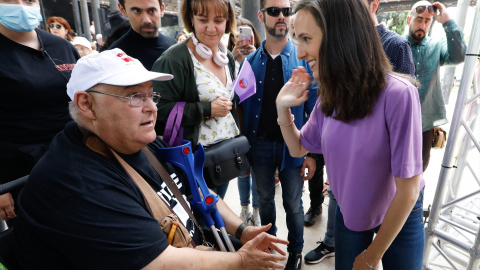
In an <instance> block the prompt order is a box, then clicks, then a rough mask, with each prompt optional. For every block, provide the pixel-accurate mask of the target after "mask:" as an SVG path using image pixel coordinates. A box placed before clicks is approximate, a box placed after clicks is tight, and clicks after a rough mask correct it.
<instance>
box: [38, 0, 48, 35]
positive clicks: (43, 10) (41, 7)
mask: <svg viewBox="0 0 480 270" xmlns="http://www.w3.org/2000/svg"><path fill="white" fill-rule="evenodd" d="M40 9H41V11H42V19H43V26H44V27H45V28H44V30H47V19H48V18H47V16H45V7H44V6H43V1H42V0H40Z"/></svg>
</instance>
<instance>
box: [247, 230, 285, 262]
mask: <svg viewBox="0 0 480 270" xmlns="http://www.w3.org/2000/svg"><path fill="white" fill-rule="evenodd" d="M276 244H284V245H286V244H288V241H287V240H282V239H279V238H278V237H276V236H273V235H271V234H268V233H266V232H262V233H261V234H259V235H257V236H256V237H255V238H253V239H252V240H250V241H248V242H247V243H245V245H243V247H242V248H241V249H240V250H238V254H239V255H240V257H241V261H242V263H241V265H242V269H283V268H284V267H285V266H284V265H283V264H281V263H278V261H284V260H286V259H287V257H286V256H285V255H286V253H285V251H283V250H281V249H280V248H279V247H278V246H277V245H276ZM268 248H271V249H273V250H275V251H276V252H278V253H279V254H271V253H270V252H269V251H268Z"/></svg>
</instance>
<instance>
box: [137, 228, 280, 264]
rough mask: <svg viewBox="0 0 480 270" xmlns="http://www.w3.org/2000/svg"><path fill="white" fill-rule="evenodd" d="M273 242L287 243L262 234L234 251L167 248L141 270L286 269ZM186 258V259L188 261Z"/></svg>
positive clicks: (278, 249)
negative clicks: (270, 249) (272, 249)
mask: <svg viewBox="0 0 480 270" xmlns="http://www.w3.org/2000/svg"><path fill="white" fill-rule="evenodd" d="M274 243H280V244H286V243H288V241H285V240H280V239H278V238H277V237H276V236H273V235H270V234H267V233H262V234H260V235H258V236H257V237H255V238H254V239H252V240H251V241H249V242H248V243H246V244H245V245H244V246H243V247H242V248H241V249H240V250H238V251H237V252H235V253H233V252H218V251H199V250H195V249H191V248H174V247H172V246H169V247H167V248H166V249H165V250H164V251H163V252H162V253H161V254H160V255H159V256H158V257H157V258H155V259H154V260H153V261H152V262H151V263H150V264H148V265H147V266H146V267H144V268H143V269H144V270H150V269H155V270H158V269H172V267H174V268H175V269H178V270H183V269H185V270H187V269H188V270H190V269H196V270H203V269H205V270H210V269H225V270H236V269H238V270H249V269H283V268H284V267H285V266H284V265H283V264H280V263H278V262H277V261H282V260H286V259H287V257H286V256H285V255H286V254H285V252H284V251H282V250H281V249H280V248H278V247H276V245H273V246H272V244H274ZM268 247H273V248H274V249H275V250H276V251H277V252H278V253H279V254H271V253H270V252H268V251H267V252H266V251H264V250H266V249H267V248H268ZM185 258H188V259H187V260H186V259H185Z"/></svg>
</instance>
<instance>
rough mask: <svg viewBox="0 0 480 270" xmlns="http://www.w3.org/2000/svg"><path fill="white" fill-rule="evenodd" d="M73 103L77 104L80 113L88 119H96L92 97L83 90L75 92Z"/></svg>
mask: <svg viewBox="0 0 480 270" xmlns="http://www.w3.org/2000/svg"><path fill="white" fill-rule="evenodd" d="M74 102H75V105H77V107H78V110H79V111H80V113H81V114H82V115H83V116H85V117H86V118H88V119H90V120H95V119H97V116H96V114H95V110H94V109H93V98H92V96H91V95H90V94H89V93H87V92H85V91H78V92H77V93H75V101H74Z"/></svg>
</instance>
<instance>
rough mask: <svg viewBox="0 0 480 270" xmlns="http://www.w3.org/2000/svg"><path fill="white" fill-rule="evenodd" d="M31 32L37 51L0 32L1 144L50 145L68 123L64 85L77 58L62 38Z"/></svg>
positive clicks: (6, 155)
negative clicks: (37, 45) (36, 42)
mask: <svg viewBox="0 0 480 270" xmlns="http://www.w3.org/2000/svg"><path fill="white" fill-rule="evenodd" d="M35 31H36V32H37V35H38V39H39V40H40V43H41V46H42V50H40V51H38V50H35V49H33V48H30V47H27V46H24V45H21V44H19V43H16V42H14V41H12V40H10V39H8V38H7V37H5V36H3V35H2V34H0V63H1V64H0V89H1V98H0V143H4V144H6V143H9V144H17V145H28V144H44V143H49V142H50V141H51V140H52V138H53V137H54V136H55V134H57V133H58V132H60V131H61V130H62V129H63V127H64V126H65V124H66V123H67V122H68V121H70V120H71V118H70V115H69V113H68V102H69V101H70V98H69V97H68V95H67V87H66V85H67V82H68V80H69V79H70V74H71V71H72V69H73V66H74V65H75V63H76V62H77V60H78V59H79V58H80V56H79V55H78V52H77V50H76V49H75V47H73V46H72V44H70V42H68V41H66V40H65V39H62V38H59V37H57V36H54V35H52V34H50V33H48V32H46V31H43V30H38V29H36V30H35ZM2 148H3V147H2ZM0 152H2V153H0V157H8V156H9V155H10V153H6V152H5V151H0Z"/></svg>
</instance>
